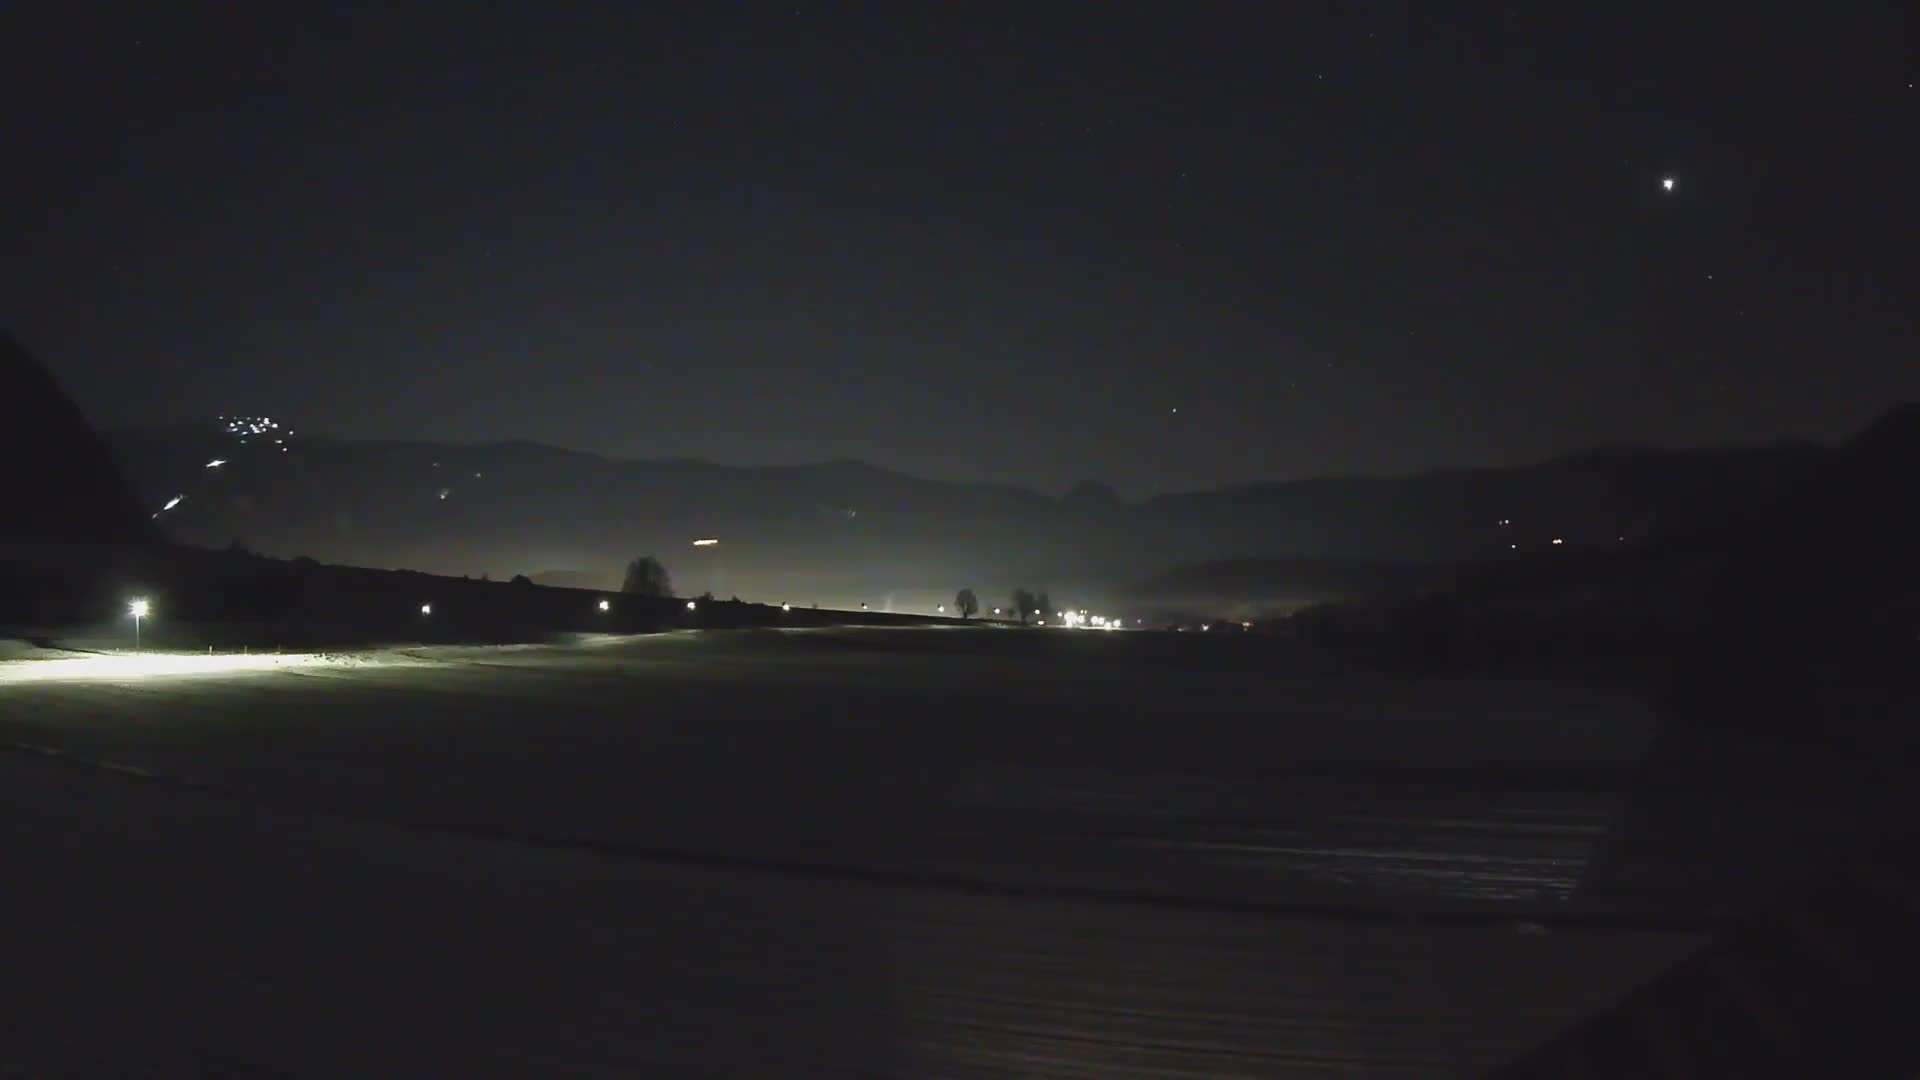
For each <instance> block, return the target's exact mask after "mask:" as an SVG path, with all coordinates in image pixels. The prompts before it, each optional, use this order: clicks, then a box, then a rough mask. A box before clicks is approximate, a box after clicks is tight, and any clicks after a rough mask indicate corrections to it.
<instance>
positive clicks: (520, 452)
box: [106, 418, 1829, 610]
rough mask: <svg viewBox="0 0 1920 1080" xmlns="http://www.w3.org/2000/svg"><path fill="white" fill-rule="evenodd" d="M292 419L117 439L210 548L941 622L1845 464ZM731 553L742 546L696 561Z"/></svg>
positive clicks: (1667, 518) (1574, 527) (192, 539)
mask: <svg viewBox="0 0 1920 1080" xmlns="http://www.w3.org/2000/svg"><path fill="white" fill-rule="evenodd" d="M270 423H271V422H270V421H264V420H261V419H259V418H253V419H247V418H229V419H226V420H222V421H218V422H208V423H204V424H195V425H187V426H180V427H172V428H166V429H128V430H120V431H114V432H109V433H108V434H107V436H106V439H107V443H108V445H109V446H110V447H111V448H112V452H113V454H114V456H115V457H116V458H117V460H118V461H119V462H120V463H121V465H122V467H123V468H124V469H125V471H126V472H127V474H128V475H129V476H130V477H131V478H132V481H133V483H134V484H135V486H136V487H137V488H138V490H139V491H140V493H141V497H142V498H143V499H144V500H145V502H146V503H147V504H148V505H149V506H150V507H152V509H153V511H155V512H158V513H159V517H158V518H157V519H156V520H158V521H159V522H160V524H161V525H162V527H163V528H164V529H165V531H166V532H167V533H168V534H169V535H170V536H172V537H174V538H175V539H178V540H180V541H183V542H186V543H191V544H196V545H202V546H213V547H223V546H227V545H229V544H231V543H239V544H241V545H244V546H246V547H248V548H251V549H254V550H257V551H260V552H262V553H265V554H272V555H279V556H293V555H311V556H314V557H316V558H318V559H321V560H322V561H327V562H347V563H357V564H362V565H369V566H380V567H406V568H412V569H419V570H425V571H429V572H434V573H448V574H456V575H458V574H471V575H474V576H476V577H477V576H479V575H481V574H482V573H486V574H491V575H493V576H495V577H501V576H508V575H512V574H516V573H526V574H529V575H531V576H532V577H533V578H534V579H535V580H536V581H547V582H552V583H555V584H578V585H590V586H595V587H609V586H612V585H616V584H617V583H618V581H619V577H620V572H621V567H622V566H623V565H624V563H625V562H626V560H628V559H630V558H632V557H633V556H635V555H639V554H643V553H653V554H656V555H658V556H660V557H661V558H662V559H663V561H664V562H665V563H666V564H667V567H668V569H669V570H670V571H671V572H672V574H673V575H674V578H675V582H676V584H677V585H678V586H679V588H680V590H681V591H682V592H687V593H693V592H699V591H702V590H704V589H709V588H710V589H711V590H712V591H714V592H715V593H716V594H719V595H722V596H725V595H730V594H735V593H737V594H739V595H741V596H743V597H746V598H750V599H762V600H772V601H780V600H791V601H793V602H795V603H803V604H804V603H812V602H819V603H821V604H825V605H834V604H843V605H847V606H853V605H855V604H857V603H861V602H865V603H870V604H872V605H873V606H874V608H875V609H876V610H880V609H885V608H888V607H891V608H893V609H895V610H917V609H920V608H931V606H932V605H933V604H935V603H938V602H942V601H945V600H950V599H951V597H952V595H953V592H954V590H955V589H957V588H958V587H960V586H963V585H965V586H971V587H973V588H974V589H976V590H977V591H978V592H979V593H980V595H981V596H982V597H983V599H985V600H986V602H987V604H988V605H989V606H991V605H992V604H993V603H994V602H995V598H997V597H1001V596H1004V595H1005V594H1006V593H1007V592H1008V591H1009V590H1011V589H1012V588H1013V587H1014V586H1016V585H1026V586H1029V587H1032V588H1036V589H1051V590H1052V592H1053V594H1054V596H1055V598H1056V599H1061V600H1066V599H1068V597H1069V596H1071V597H1073V598H1074V601H1073V602H1077V603H1092V602H1102V603H1104V602H1110V601H1117V600H1124V599H1127V598H1129V597H1138V596H1139V595H1141V593H1142V591H1143V590H1144V591H1145V592H1147V593H1152V592H1154V591H1155V590H1156V589H1157V590H1158V592H1159V593H1160V594H1162V595H1163V596H1164V595H1167V594H1170V593H1172V592H1177V591H1178V588H1177V586H1178V575H1177V574H1175V575H1173V576H1172V577H1169V576H1168V575H1167V574H1166V572H1167V570H1168V568H1169V567H1175V566H1178V565H1180V564H1191V563H1207V562H1214V563H1218V562H1220V561H1222V560H1233V561H1238V562H1239V564H1240V565H1241V566H1242V567H1243V568H1248V567H1253V566H1257V563H1258V561H1259V560H1273V559H1280V560H1311V561H1315V562H1324V561H1328V560H1331V561H1334V562H1338V563H1346V564H1355V563H1360V564H1371V565H1373V566H1375V567H1378V566H1379V565H1381V564H1400V563H1415V564H1446V563H1459V562H1470V561H1476V560H1484V559H1497V558H1502V557H1505V556H1507V555H1509V554H1511V553H1514V552H1523V553H1524V552H1538V551H1545V550H1551V549H1553V548H1554V547H1559V548H1561V549H1564V550H1568V551H1576V550H1585V551H1591V550H1595V549H1617V548H1618V547H1619V546H1620V545H1631V544H1637V543H1642V542H1645V541H1647V540H1649V539H1651V538H1654V537H1656V536H1662V535H1673V534H1684V533H1688V532H1692V531H1697V530H1699V529H1702V528H1706V527H1708V526H1709V525H1710V524H1711V523H1712V522H1715V521H1717V520H1721V519H1723V518H1725V517H1726V516H1727V515H1729V514H1731V513H1733V512H1735V511H1737V510H1738V509H1739V508H1741V507H1742V506H1746V505H1751V504H1753V503H1755V502H1757V501H1760V500H1764V499H1765V498H1767V497H1769V495H1771V494H1772V493H1775V492H1778V491H1781V490H1784V489H1786V488H1788V487H1790V486H1792V485H1794V484H1796V483H1799V482H1801V481H1802V480H1804V478H1805V477H1807V476H1808V475H1810V473H1811V471H1812V470H1813V469H1815V468H1816V467H1817V466H1818V465H1819V464H1820V462H1821V461H1823V460H1824V459H1825V457H1826V456H1827V455H1828V453H1829V452H1828V451H1825V450H1823V449H1821V448H1819V447H1815V446H1811V445H1805V444H1793V445H1781V446H1773V447H1763V448H1755V449H1730V450H1679V451H1672V450H1649V449H1607V450H1596V451H1591V452H1586V453H1581V454H1576V455H1572V456H1569V457H1564V458H1560V459H1556V460H1553V461H1548V462H1545V463H1542V464H1539V465H1532V466H1522V467H1516V468H1493V469H1476V470H1453V471H1444V472H1433V473H1425V474H1420V475H1415V476H1396V477H1340V478H1327V479H1316V480H1306V481H1299V482H1291V483H1274V484H1260V485H1250V486H1242V487H1233V488H1224V489H1219V490H1212V491H1200V492H1192V493H1188V494H1180V495H1169V496H1162V497H1158V498H1153V499H1149V500H1146V501H1143V502H1137V503H1129V502H1125V501H1123V500H1121V499H1120V498H1118V497H1117V496H1116V495H1115V494H1114V493H1113V492H1112V491H1111V490H1110V489H1107V488H1104V487H1102V486H1100V485H1098V484H1083V485H1081V486H1080V487H1078V488H1076V489H1074V490H1073V491H1071V492H1069V493H1068V494H1067V495H1065V496H1062V497H1052V496H1047V495H1043V494H1040V493H1037V492H1034V491H1030V490H1026V489H1023V488H1018V487H1012V486H1001V485H979V484H954V483H944V482H939V481H933V480H927V479H922V478H918V477H912V476H907V475H903V474H900V473H895V472H890V471H887V470H885V469H881V468H876V467H874V466H871V465H867V464H864V463H862V462H857V461H837V462H828V463H823V464H818V465H803V466H779V467H773V466H768V467H738V466H726V465H716V464H712V463H708V462H703V461H697V460H690V459H679V460H669V461H619V460H612V459H608V458H604V457H599V456H595V455H592V454H585V453H579V452H575V451H570V450H564V449H559V448H555V447H550V446H543V445H538V444H533V443H525V442H508V443H496V444H489V445H481V446H450V445H441V444H430V443H403V442H349V441H340V440H331V439H308V438H304V437H301V436H300V435H298V433H297V432H289V431H287V430H285V429H284V428H283V427H280V426H268V425H269V424H270ZM215 461H219V462H221V463H222V464H219V465H211V463H212V462H215ZM176 498H178V499H179V500H180V501H179V502H178V503H176V504H174V505H173V506H172V507H171V509H167V510H164V511H162V509H161V508H162V507H165V506H167V505H168V504H169V503H172V502H173V500H175V499H176ZM705 537H712V538H717V539H719V540H720V543H719V544H717V545H713V546H710V547H702V548H695V547H693V546H692V541H693V540H694V539H697V538H705ZM1555 540H1559V541H1561V543H1560V544H1559V545H1554V543H1553V542H1554V541H1555ZM1250 561H1251V562H1250ZM1370 573H1371V571H1370ZM1323 576H1324V575H1323ZM1258 579H1259V575H1258V574H1257V573H1254V574H1252V576H1250V577H1245V578H1244V580H1242V581H1239V582H1233V581H1227V580H1225V579H1222V578H1220V577H1219V576H1218V575H1217V574H1216V575H1215V578H1214V580H1213V582H1212V586H1224V587H1225V588H1227V589H1228V590H1230V591H1231V590H1240V591H1245V590H1248V589H1254V590H1257V589H1260V588H1268V587H1271V585H1272V583H1271V582H1268V583H1267V585H1265V586H1263V585H1262V584H1261V583H1260V581H1259V580H1258ZM1340 580H1341V574H1340V573H1337V572H1336V573H1333V574H1332V576H1331V577H1330V578H1328V579H1327V581H1326V584H1329V585H1330V586H1332V587H1334V588H1336V590H1337V588H1338V587H1339V582H1340ZM1156 582H1157V583H1158V584H1156ZM1214 591H1218V588H1214ZM1281 591H1282V592H1284V591H1285V590H1284V589H1282V590H1281ZM1322 591H1324V590H1322ZM1263 599H1271V598H1263Z"/></svg>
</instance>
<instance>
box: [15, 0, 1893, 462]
mask: <svg viewBox="0 0 1920 1080" xmlns="http://www.w3.org/2000/svg"><path fill="white" fill-rule="evenodd" d="M25 6H31V7H34V8H38V9H41V10H38V11H33V12H24V11H21V10H18V9H19V8H20V7H25ZM282 7H283V5H278V4H227V5H219V6H217V7H213V6H207V7H202V6H199V5H173V4H153V5H148V6H146V7H145V8H141V9H127V10H118V9H109V8H103V7H98V6H91V5H85V4H76V5H59V4H43V5H10V9H11V10H9V11H8V12H7V13H5V14H3V15H0V42H4V44H0V50H4V55H5V57H6V71H5V75H4V78H5V87H4V89H5V93H4V100H3V101H0V138H3V139H4V145H5V148H6V150H5V155H4V164H3V165H0V228H3V229H4V233H3V234H0V235H3V236H4V239H3V240H0V325H5V326H7V327H9V328H11V329H12V330H13V332H14V333H15V334H17V335H18V336H20V337H21V338H22V339H23V340H24V341H25V342H27V343H28V344H29V346H31V347H32V348H34V349H35V350H36V351H38V352H39V353H40V354H41V356H42V357H43V358H44V359H46V360H47V361H48V362H49V363H50V365H51V366H52V367H53V368H54V369H55V372H56V374H57V375H58V376H59V377H60V378H61V379H62V380H63V381H64V382H65V383H66V385H67V386H68V388H69V389H70V390H71V391H72V392H73V393H74V394H75V396H76V397H77V398H78V399H79V400H80V402H81V404H82V405H83V407H85V408H86V409H87V410H88V412H89V413H90V415H91V416H92V417H93V419H94V420H95V421H96V422H97V423H99V424H101V425H116V424H124V423H128V422H154V423H160V422H171V421H178V420H187V419H192V418H198V417H205V416H210V415H213V414H219V413H252V414H263V413H264V414H271V415H273V416H275V417H280V418H284V419H285V420H286V421H287V422H289V423H291V424H292V425H293V426H295V427H296V428H298V429H299V430H300V431H301V433H302V434H331V435H339V436H346V437H356V438H376V437H377V438H410V439H435V440H456V441H481V440H495V439H505V438H527V439H533V440H538V441H542V442H551V443H556V444H560V445H564V446H571V447H578V448H582V449H587V450H593V451H597V452H602V453H607V454H613V455H619V456H630V457H669V456H679V455H692V456H698V457H705V458H710V459H713V460H718V461H724V462H735V463H791V462H802V461H815V460H824V459H832V458H842V457H858V458H862V459H865V460H868V461H871V462H874V463H876V464H879V465H883V466H887V467H891V468H896V469H901V470H905V471H909V472H914V473H919V474H924V475H929V476H935V477H940V478H948V479H964V480H989V481H1005V482H1014V483H1021V484H1028V485H1033V486H1037V487H1040V488H1043V489H1046V490H1060V489H1062V488H1064V487H1066V486H1067V485H1069V484H1072V483H1073V482H1075V481H1077V480H1081V479H1089V478H1090V479H1096V480H1100V481H1104V482H1107V483H1111V484H1114V485H1116V486H1117V487H1119V488H1120V489H1121V490H1122V491H1123V492H1124V493H1126V494H1128V495H1135V496H1138V495H1146V494H1152V493H1157V492H1162V491H1170V490H1184V489H1191V488H1198V487H1206V486H1212V485H1217V484H1222V483H1230V482H1242V481H1250V480H1261V479H1287V478H1294V477H1301V476H1307V475H1314V474H1321V473H1329V472H1356V471H1383V470H1393V471H1409V470H1418V469H1424V468H1433V467H1439V466H1448V465H1472V464H1503V463H1513V462H1520V461H1526V460H1530V459H1536V458H1540V457H1544V456H1548V455H1551V454H1555V453H1560V452H1563V451H1567V450H1570V449H1573V448H1577V447H1581V446H1586V445H1592V444H1595V443H1618V442H1636V443H1640V442H1646V443H1660V444H1679V445H1693V444H1717V443H1728V442H1763V441H1773V440H1777V439H1781V438H1786V437H1805V438H1817V439H1834V438H1838V437H1840V436H1842V435H1844V434H1845V433H1846V432H1848V431H1849V430H1851V429H1853V428H1856V427H1858V426H1860V425H1862V424H1864V423H1866V422H1867V421H1868V420H1870V419H1871V418H1872V417H1873V416H1874V415H1875V414H1876V413H1877V412H1878V411H1879V410H1880V409H1881V408H1883V407H1884V406H1886V405H1887V404H1890V403H1891V402H1893V401H1895V400H1898V399H1902V398H1908V399H1911V398H1920V349H1917V348H1916V345H1917V344H1920V314H1917V313H1920V303H1916V297H1920V256H1917V255H1916V251H1917V250H1920V220H1917V219H1920V213H1917V211H1916V203H1917V202H1920V195H1917V194H1916V193H1920V154H1917V153H1916V141H1917V140H1920V90H1916V89H1915V87H1914V83H1915V81H1916V80H1920V62H1916V58H1915V53H1914V51H1913V49H1912V46H1911V40H1912V38H1911V36H1910V27H1909V26H1907V25H1906V24H1904V22H1903V19H1904V17H1906V16H1910V15H1911V10H1910V7H1909V5H1905V4H1887V5H1884V6H1867V5H1853V4H1838V5H1820V6H1816V5H1807V6H1805V7H1803V8H1802V9H1801V10H1800V11H1799V12H1798V13H1797V14H1796V15H1795V16H1793V17H1792V18H1787V17H1777V16H1774V15H1770V14H1765V13H1764V12H1763V10H1762V9H1765V10H1770V9H1771V6H1770V5H1760V7H1759V9H1756V8H1754V7H1752V6H1747V5H1740V6H1737V7H1736V6H1732V5H1722V6H1715V7H1713V8H1711V9H1701V10H1700V11H1699V12H1697V13H1694V12H1691V11H1690V10H1689V9H1688V8H1686V7H1685V6H1684V5H1672V4H1648V5H1611V4H1584V5H1561V4H1533V3H1515V4H1510V5H1503V6H1500V7H1489V8H1482V9H1474V10H1472V12H1471V13H1470V14H1469V13H1468V12H1469V9H1468V7H1467V6H1466V5H1460V4H1451V3H1448V4H1438V3H1425V2H1415V3H1407V4H1388V3H1367V4H1351V5H1335V4H1316V5H1304V4H1295V5H1280V4H1259V5H1254V4H1247V5H1210V4H1171V3H1169V4H1138V3H1136V4H1117V3H1097V4H1096V3H1087V4H1067V3H1059V4H1054V3H1031V2H1029V3H1020V4H1014V5H1008V6H998V5H989V4H942V5H934V4H908V3H894V2H886V3H875V4H870V5H852V6H848V5H828V6H816V5H814V4H812V3H807V2H801V3H799V4H798V5H797V6H795V5H786V6H779V7H759V6H745V5H738V4H727V3H713V4H707V3H690V4H677V5H658V6H656V5H649V4H638V3H635V4H624V3H621V4H616V3H606V4H528V5H524V6H520V5H511V4H507V5H479V4H455V5H446V6H423V5H415V4H405V3H401V4H372V5H358V4H340V3H328V4H314V5H312V9H313V10H312V11H310V12H309V13H307V14H304V15H288V14H284V13H283V12H282V11H281V10H280V9H281V8H282ZM1509 7H1510V8H1511V9H1512V10H1511V11H1509V10H1507V9H1508V8H1509ZM1663 177H1670V178H1672V179H1673V181H1674V184H1673V188H1672V190H1671V191H1668V190H1665V189H1664V186H1663V184H1662V178H1663Z"/></svg>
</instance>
